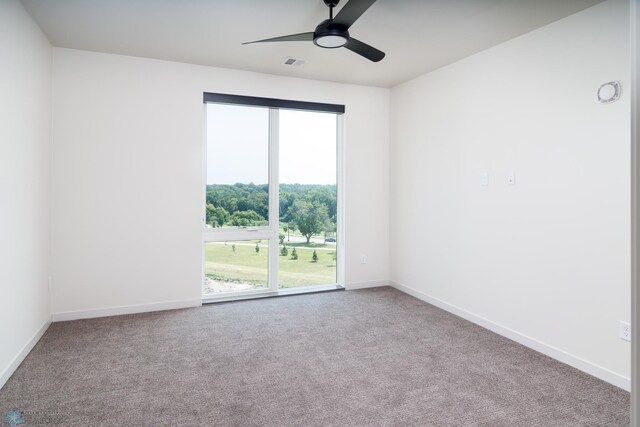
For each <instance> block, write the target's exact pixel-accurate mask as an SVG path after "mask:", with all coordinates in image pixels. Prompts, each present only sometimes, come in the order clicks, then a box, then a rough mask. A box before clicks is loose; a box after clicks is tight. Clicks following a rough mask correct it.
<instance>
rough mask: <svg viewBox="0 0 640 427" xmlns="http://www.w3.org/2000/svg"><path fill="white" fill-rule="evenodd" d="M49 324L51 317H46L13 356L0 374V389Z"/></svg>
mask: <svg viewBox="0 0 640 427" xmlns="http://www.w3.org/2000/svg"><path fill="white" fill-rule="evenodd" d="M49 325H51V319H50V318H49V319H47V321H46V322H44V323H43V324H42V326H40V329H38V330H37V331H36V333H35V334H34V335H33V336H32V337H31V339H30V340H29V341H28V342H27V343H26V344H25V345H24V347H22V349H21V350H20V351H19V352H18V354H17V355H16V357H14V358H13V360H12V361H11V363H9V366H7V369H5V370H4V372H2V375H0V389H1V388H2V387H4V385H5V383H6V382H7V381H8V380H9V378H11V375H13V373H14V372H15V371H16V369H18V366H20V364H21V363H22V361H23V360H24V358H25V357H27V355H28V354H29V352H30V351H31V350H32V349H33V347H35V345H36V344H37V343H38V341H40V338H42V336H43V335H44V333H45V332H47V329H49Z"/></svg>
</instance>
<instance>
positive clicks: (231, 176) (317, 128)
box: [207, 104, 337, 184]
mask: <svg viewBox="0 0 640 427" xmlns="http://www.w3.org/2000/svg"><path fill="white" fill-rule="evenodd" d="M279 115H280V123H279V124H280V126H279V128H280V129H279V131H280V138H279V141H280V147H279V148H280V159H279V166H280V183H282V184H294V183H298V184H335V183H336V133H337V118H336V114H333V113H319V112H310V111H293V110H282V109H281V110H279ZM268 173H269V109H268V108H263V107H245V106H234V105H223V104H207V184H235V183H237V182H241V183H245V184H248V183H250V182H253V183H254V184H266V183H267V182H268Z"/></svg>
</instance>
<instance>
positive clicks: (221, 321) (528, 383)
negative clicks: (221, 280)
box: [0, 288, 629, 427]
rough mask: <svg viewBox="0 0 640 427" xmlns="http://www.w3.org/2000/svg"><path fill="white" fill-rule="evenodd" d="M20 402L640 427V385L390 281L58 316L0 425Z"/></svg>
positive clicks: (45, 406)
mask: <svg viewBox="0 0 640 427" xmlns="http://www.w3.org/2000/svg"><path fill="white" fill-rule="evenodd" d="M13 409H16V410H21V411H23V417H24V419H25V421H26V422H25V424H24V425H25V426H28V425H35V424H37V423H39V424H40V425H64V426H169V425H171V426H320V425H322V426H372V425H380V426H391V425H393V426H414V425H415V426H455V427H461V426H491V427H497V426H628V425H629V415H628V413H629V393H627V392H624V391H623V390H620V389H618V388H616V387H614V386H611V385H609V384H606V383H604V382H602V381H600V380H597V379H595V378H593V377H591V376H589V375H586V374H583V373H581V372H579V371H577V370H575V369H573V368H571V367H569V366H567V365H564V364H562V363H559V362H556V361H554V360H552V359H550V358H548V357H546V356H543V355H541V354H539V353H536V352H534V351H532V350H529V349H527V348H525V347H523V346H521V345H519V344H516V343H514V342H512V341H510V340H508V339H506V338H503V337H500V336H498V335H496V334H493V333H492V332H489V331H487V330H485V329H482V328H480V327H478V326H475V325H473V324H471V323H469V322H467V321H465V320H462V319H460V318H458V317H456V316H453V315H451V314H449V313H447V312H444V311H442V310H440V309H438V308H435V307H433V306H431V305H428V304H426V303H424V302H422V301H419V300H417V299H415V298H412V297H410V296H408V295H405V294H403V293H401V292H399V291H397V290H394V289H391V288H378V289H370V290H360V291H346V292H333V293H326V294H314V295H304V296H294V297H286V298H279V299H266V300H255V301H245V302H237V303H227V304H220V305H210V306H204V307H202V308H194V309H186V310H176V311H165V312H157V313H147V314H140V315H128V316H120V317H109V318H102V319H90V320H79V321H73V322H63V323H54V324H53V325H51V327H50V328H49V330H48V331H47V333H46V334H45V335H44V337H43V338H42V340H41V341H40V342H39V343H38V345H37V346H36V347H35V349H34V350H33V351H32V352H31V354H30V355H29V356H28V357H27V358H26V360H25V361H24V363H23V364H22V365H21V366H20V368H19V369H18V370H17V371H16V373H15V374H14V375H13V377H12V378H11V379H10V380H9V381H8V383H7V384H6V385H5V387H4V388H3V389H2V390H0V422H1V421H3V420H4V416H5V414H6V412H7V411H8V410H13ZM24 412H27V413H26V414H24ZM2 425H5V424H2Z"/></svg>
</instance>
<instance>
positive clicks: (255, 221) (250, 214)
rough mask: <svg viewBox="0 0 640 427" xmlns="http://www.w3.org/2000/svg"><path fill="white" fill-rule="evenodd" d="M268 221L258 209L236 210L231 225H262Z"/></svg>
mask: <svg viewBox="0 0 640 427" xmlns="http://www.w3.org/2000/svg"><path fill="white" fill-rule="evenodd" d="M265 222H266V221H265V219H264V218H263V217H262V216H260V215H259V214H258V213H257V212H256V211H252V210H248V211H236V212H234V213H233V215H231V225H234V226H236V227H247V226H251V225H262V224H264V223H265Z"/></svg>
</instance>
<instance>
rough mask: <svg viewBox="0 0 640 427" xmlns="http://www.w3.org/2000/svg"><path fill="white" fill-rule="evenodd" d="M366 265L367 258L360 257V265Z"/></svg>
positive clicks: (364, 256)
mask: <svg viewBox="0 0 640 427" xmlns="http://www.w3.org/2000/svg"><path fill="white" fill-rule="evenodd" d="M366 263H367V256H366V255H360V264H366Z"/></svg>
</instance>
